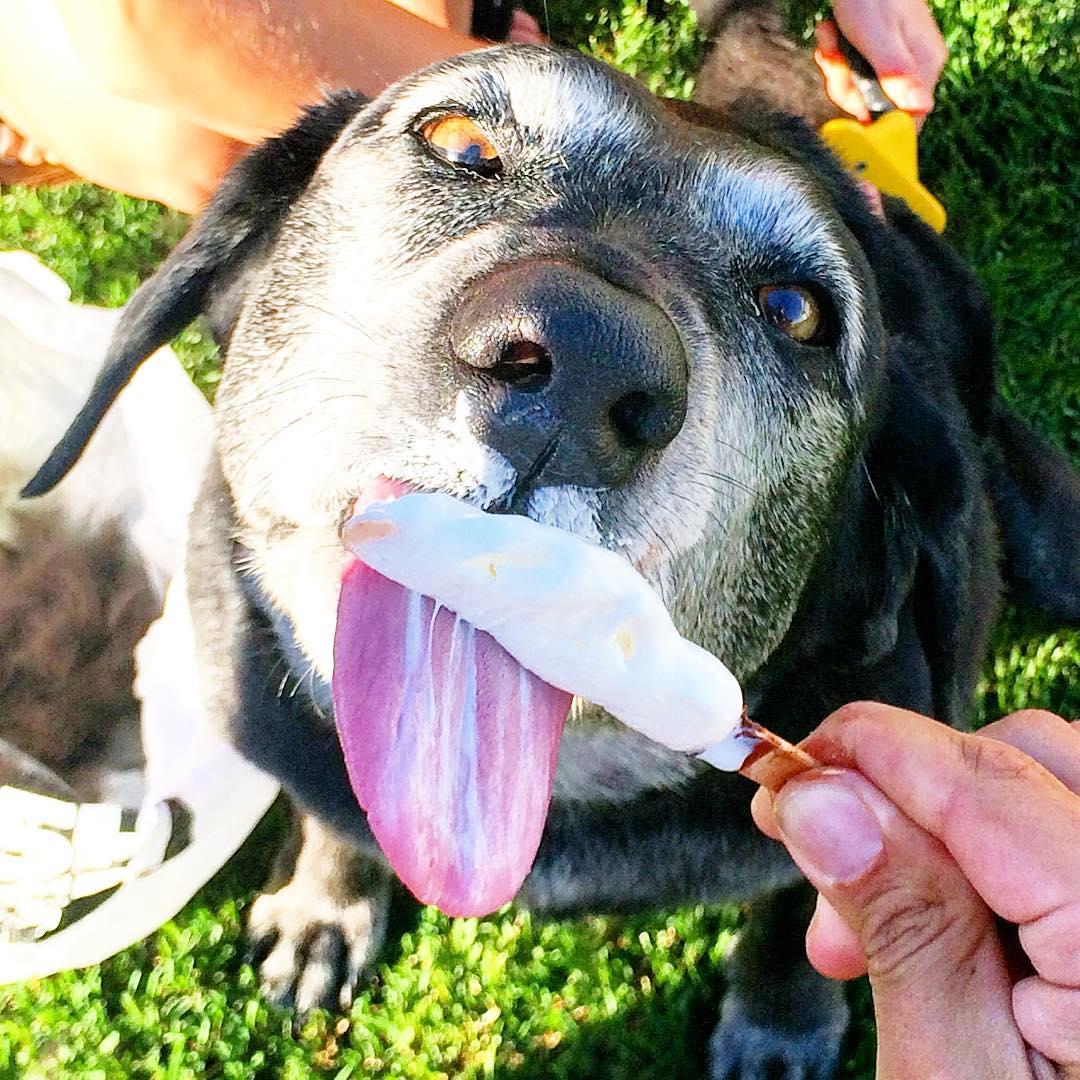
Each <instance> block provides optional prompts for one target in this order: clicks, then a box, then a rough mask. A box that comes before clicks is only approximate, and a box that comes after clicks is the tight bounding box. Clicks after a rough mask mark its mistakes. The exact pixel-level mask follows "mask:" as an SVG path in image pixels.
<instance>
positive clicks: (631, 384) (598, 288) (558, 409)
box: [451, 260, 687, 487]
mask: <svg viewBox="0 0 1080 1080" xmlns="http://www.w3.org/2000/svg"><path fill="white" fill-rule="evenodd" d="M451 341H452V347H453V350H454V353H455V355H456V356H457V358H458V359H459V360H460V361H461V362H462V364H463V365H464V369H465V371H466V372H467V373H468V378H469V379H470V381H475V382H478V383H479V384H480V386H481V388H482V394H481V397H482V401H483V403H484V406H483V410H482V415H481V416H479V417H475V419H476V420H477V421H478V422H479V424H480V426H481V427H482V430H481V431H480V432H479V434H480V435H481V437H482V438H483V439H484V440H485V441H486V442H487V443H488V444H489V445H490V446H491V447H492V448H493V449H495V450H498V451H499V452H500V453H501V454H503V455H504V456H505V457H506V458H507V459H508V460H509V462H510V464H511V465H513V466H514V468H515V469H516V470H517V471H518V474H519V476H522V475H528V474H530V473H532V472H533V471H535V469H536V463H537V462H538V461H540V460H543V461H545V463H546V464H545V466H544V470H543V476H542V481H543V482H544V483H547V484H560V483H562V484H580V485H583V486H586V487H609V486H612V485H614V484H620V483H624V482H625V481H626V480H628V479H629V478H630V476H631V475H632V473H633V471H634V468H635V466H636V465H637V464H638V462H639V461H640V460H641V458H642V457H643V455H644V454H645V453H646V451H648V450H654V449H659V448H661V447H663V446H666V445H667V444H668V443H669V442H671V440H672V439H673V438H675V436H676V435H677V434H678V432H679V429H680V428H681V427H682V423H683V419H684V418H685V416H686V383H687V364H686V354H685V352H684V350H683V346H682V341H681V339H680V337H679V334H678V332H677V331H676V329H675V327H674V325H673V324H672V322H671V320H670V319H669V318H668V317H667V315H665V314H664V312H663V311H662V310H661V309H660V308H659V307H658V306H657V305H656V304H654V303H653V302H652V301H651V300H647V299H645V298H644V297H642V296H638V295H635V294H634V293H631V292H628V291H627V290H625V289H622V288H620V287H618V286H616V285H612V284H611V283H610V282H608V281H605V280H604V279H603V278H601V277H599V276H597V275H596V274H594V273H591V272H589V271H587V270H582V269H579V268H577V267H574V266H571V265H569V264H567V263H564V262H556V261H553V260H530V261H527V262H520V263H516V264H515V265H513V266H510V267H508V268H506V269H503V270H500V271H497V272H496V273H494V274H491V275H489V276H488V277H486V278H482V279H480V280H479V281H476V282H474V283H473V284H472V285H471V286H469V288H468V289H467V290H466V293H465V296H464V298H463V301H462V303H461V305H460V307H459V308H458V310H457V312H456V314H455V315H454V318H453V323H452V328H451Z"/></svg>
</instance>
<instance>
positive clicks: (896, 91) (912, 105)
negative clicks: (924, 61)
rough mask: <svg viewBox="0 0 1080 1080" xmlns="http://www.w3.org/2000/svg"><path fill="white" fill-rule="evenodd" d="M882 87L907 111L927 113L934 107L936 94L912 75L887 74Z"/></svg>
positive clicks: (895, 102)
mask: <svg viewBox="0 0 1080 1080" xmlns="http://www.w3.org/2000/svg"><path fill="white" fill-rule="evenodd" d="M881 88H882V90H884V91H885V93H886V94H888V96H889V97H890V99H891V100H892V101H893V103H894V104H896V105H898V106H899V107H900V108H901V109H903V110H904V111H905V112H912V113H927V112H929V111H930V110H931V109H932V108H933V107H934V95H933V94H932V93H931V92H930V91H929V90H928V89H927V88H926V86H924V85H923V83H922V82H921V81H920V80H919V79H916V78H913V77H912V76H910V75H887V76H885V77H884V78H882V80H881Z"/></svg>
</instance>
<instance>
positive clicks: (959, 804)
mask: <svg viewBox="0 0 1080 1080" xmlns="http://www.w3.org/2000/svg"><path fill="white" fill-rule="evenodd" d="M802 745H803V746H804V747H805V749H806V750H807V751H808V752H809V753H810V754H811V755H813V756H814V757H815V758H816V759H817V760H819V761H822V762H826V763H827V766H825V767H823V768H821V769H818V770H812V771H810V772H807V773H804V774H802V775H800V776H799V777H798V778H796V779H794V780H792V781H790V782H789V783H788V784H786V785H785V786H784V787H783V788H782V789H781V790H780V792H779V793H778V794H776V795H775V796H772V795H770V794H769V793H768V792H765V791H764V790H762V791H759V792H758V793H757V795H756V796H755V798H754V803H753V810H754V817H755V820H756V821H757V823H758V825H759V827H760V828H761V829H762V830H763V831H764V832H765V833H766V834H767V835H769V836H771V837H773V838H774V839H779V840H782V841H783V842H784V843H785V844H786V845H787V847H788V850H789V851H790V852H791V854H792V857H793V858H794V859H795V862H796V863H797V864H798V865H799V867H800V869H802V871H803V872H804V873H805V874H806V876H807V878H808V879H809V880H810V882H811V883H812V884H813V885H814V886H815V888H817V890H818V892H819V901H818V906H817V911H816V914H815V917H814V920H813V922H812V924H811V926H810V929H809V932H808V934H807V954H808V956H809V957H810V960H811V962H812V963H813V965H814V966H815V967H816V968H817V969H818V970H819V971H820V972H822V974H824V975H826V976H829V977H831V978H839V979H849V978H854V977H856V976H858V975H861V974H864V973H868V974H869V977H870V984H871V988H872V991H873V996H874V1008H875V1013H876V1016H877V1023H878V1066H877V1077H878V1080H900V1078H902V1077H903V1078H908V1077H912V1076H926V1077H941V1078H952V1077H956V1078H962V1077H971V1076H978V1077H983V1078H998V1077H1000V1078H1001V1080H1005V1078H1009V1080H1019V1078H1023V1077H1030V1078H1036V1080H1043V1078H1045V1077H1058V1078H1069V1080H1077V1078H1080V724H1068V723H1067V722H1066V721H1064V720H1062V719H1061V718H1060V717H1056V716H1053V715H1052V714H1050V713H1044V712H1024V713H1016V714H1014V715H1012V716H1009V717H1006V718H1005V719H1004V720H1000V721H998V722H997V723H996V724H991V725H989V726H988V727H986V728H984V729H983V730H982V731H980V732H979V733H978V734H962V733H960V732H956V731H953V730H951V729H949V728H946V727H944V726H942V725H940V724H937V723H935V722H934V721H932V720H928V719H927V718H925V717H921V716H917V715H915V714H912V713H907V712H904V711H903V710H900V709H894V708H891V707H889V706H885V705H878V704H872V703H859V704H854V705H849V706H845V707H844V708H843V709H841V710H840V711H839V712H837V713H835V714H834V715H833V716H831V717H829V719H828V720H826V721H825V723H824V724H822V725H821V727H819V728H818V729H817V731H815V732H814V733H813V734H812V735H811V736H810V737H809V739H807V740H806V741H805V742H804V743H803V744H802Z"/></svg>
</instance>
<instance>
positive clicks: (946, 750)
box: [803, 702, 1080, 980]
mask: <svg viewBox="0 0 1080 1080" xmlns="http://www.w3.org/2000/svg"><path fill="white" fill-rule="evenodd" d="M803 745H804V746H805V748H806V750H807V751H808V752H809V753H810V754H811V755H813V756H814V757H815V758H817V759H818V760H819V761H821V762H822V763H823V764H828V765H840V766H843V767H846V768H851V769H856V770H857V771H859V772H860V773H862V774H863V775H864V776H865V777H866V778H867V779H868V780H870V781H871V783H873V784H875V785H876V786H877V787H878V788H879V789H880V790H881V791H882V792H883V793H884V794H885V795H886V796H887V797H888V798H889V799H890V800H892V801H893V802H894V803H895V804H896V805H897V806H898V807H899V808H900V809H901V810H902V811H903V812H904V813H905V814H907V815H908V817H910V818H911V819H912V820H913V821H915V822H917V823H918V824H919V825H920V826H922V828H924V829H925V830H926V831H927V832H929V833H931V834H932V835H933V836H935V837H937V838H938V839H939V840H940V841H941V842H942V843H943V844H944V845H945V847H946V848H947V849H948V850H949V852H950V854H951V855H952V857H953V858H954V859H955V860H956V862H957V864H958V865H959V866H960V868H961V870H962V871H963V873H964V875H965V877H967V879H968V880H969V881H970V882H971V884H972V885H973V886H974V888H975V890H976V891H977V892H978V893H979V894H980V896H982V898H983V900H984V901H985V902H986V903H987V905H988V906H989V907H991V908H992V909H993V910H994V911H995V912H997V914H998V915H1000V916H1002V918H1004V919H1006V920H1008V921H1009V922H1012V923H1016V924H1019V925H1021V926H1023V925H1024V924H1030V923H1036V922H1037V921H1039V920H1045V919H1049V918H1051V917H1053V916H1054V915H1055V914H1056V913H1059V912H1064V911H1066V909H1069V908H1073V909H1075V908H1077V907H1080V796H1077V795H1075V794H1074V793H1073V792H1071V791H1070V790H1069V789H1068V788H1067V787H1066V786H1065V785H1064V784H1063V783H1062V782H1061V781H1060V780H1058V779H1057V778H1056V777H1055V776H1053V775H1052V774H1051V773H1050V772H1049V771H1048V770H1046V769H1045V768H1043V767H1042V766H1041V765H1039V764H1038V763H1037V762H1035V761H1033V760H1032V759H1031V758H1029V757H1028V756H1027V755H1026V754H1024V753H1023V752H1021V751H1020V750H1018V749H1016V748H1015V747H1013V746H1010V745H1009V744H1007V743H1004V742H998V741H996V740H994V739H988V738H983V737H980V736H978V735H971V734H964V733H961V732H958V731H954V730H952V729H951V728H947V727H945V726H944V725H942V724H939V723H938V722H936V721H934V720H930V719H928V718H927V717H925V716H920V715H918V714H917V713H911V712H907V711H905V710H903V709H896V708H893V707H891V706H887V705H880V704H877V703H874V702H860V703H855V704H852V705H846V706H844V708H842V709H840V710H839V711H838V712H836V713H833V715H832V716H830V717H829V718H828V719H827V720H826V721H825V722H824V724H822V725H821V727H819V728H818V729H817V730H816V731H815V732H814V733H813V734H812V735H811V736H810V738H809V739H807V740H806V742H805V743H804V744H803ZM1077 966H1078V967H1080V963H1078V965H1077ZM1076 978H1077V980H1080V971H1078V972H1077V973H1076Z"/></svg>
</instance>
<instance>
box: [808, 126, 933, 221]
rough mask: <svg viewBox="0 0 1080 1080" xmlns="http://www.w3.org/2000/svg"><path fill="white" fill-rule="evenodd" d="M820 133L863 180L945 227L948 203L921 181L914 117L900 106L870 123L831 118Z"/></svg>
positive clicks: (924, 218)
mask: <svg viewBox="0 0 1080 1080" xmlns="http://www.w3.org/2000/svg"><path fill="white" fill-rule="evenodd" d="M821 137H822V138H823V139H824V140H825V142H826V143H827V144H828V145H829V147H830V148H831V149H832V151H833V153H835V154H836V156H837V157H839V158H840V160H841V161H843V163H844V164H845V165H846V166H847V167H848V169H850V170H851V172H853V173H854V174H855V175H856V176H857V177H859V179H860V180H867V181H869V183H871V184H873V185H874V187H876V188H877V189H878V190H879V191H883V192H885V194H886V195H895V196H896V197H897V198H899V199H903V200H904V202H906V203H907V204H908V206H909V207H910V208H911V210H912V211H913V212H914V213H915V214H917V215H918V216H919V217H921V218H922V219H923V221H925V222H926V223H927V225H929V226H930V227H931V228H932V229H934V230H935V231H936V232H941V231H942V229H944V228H945V207H943V206H942V205H941V203H939V202H938V201H937V199H935V198H934V196H933V195H931V194H930V192H929V191H927V190H926V188H925V187H923V185H922V184H920V183H919V157H918V150H917V147H916V133H915V121H914V120H913V119H912V118H911V115H910V114H909V113H906V112H902V111H901V110H900V109H893V110H892V111H891V112H887V113H885V114H884V115H883V116H881V117H879V118H878V119H877V120H875V121H873V123H870V124H860V123H859V121H858V120H845V119H841V120H829V121H828V122H827V123H825V124H823V125H822V126H821Z"/></svg>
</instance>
